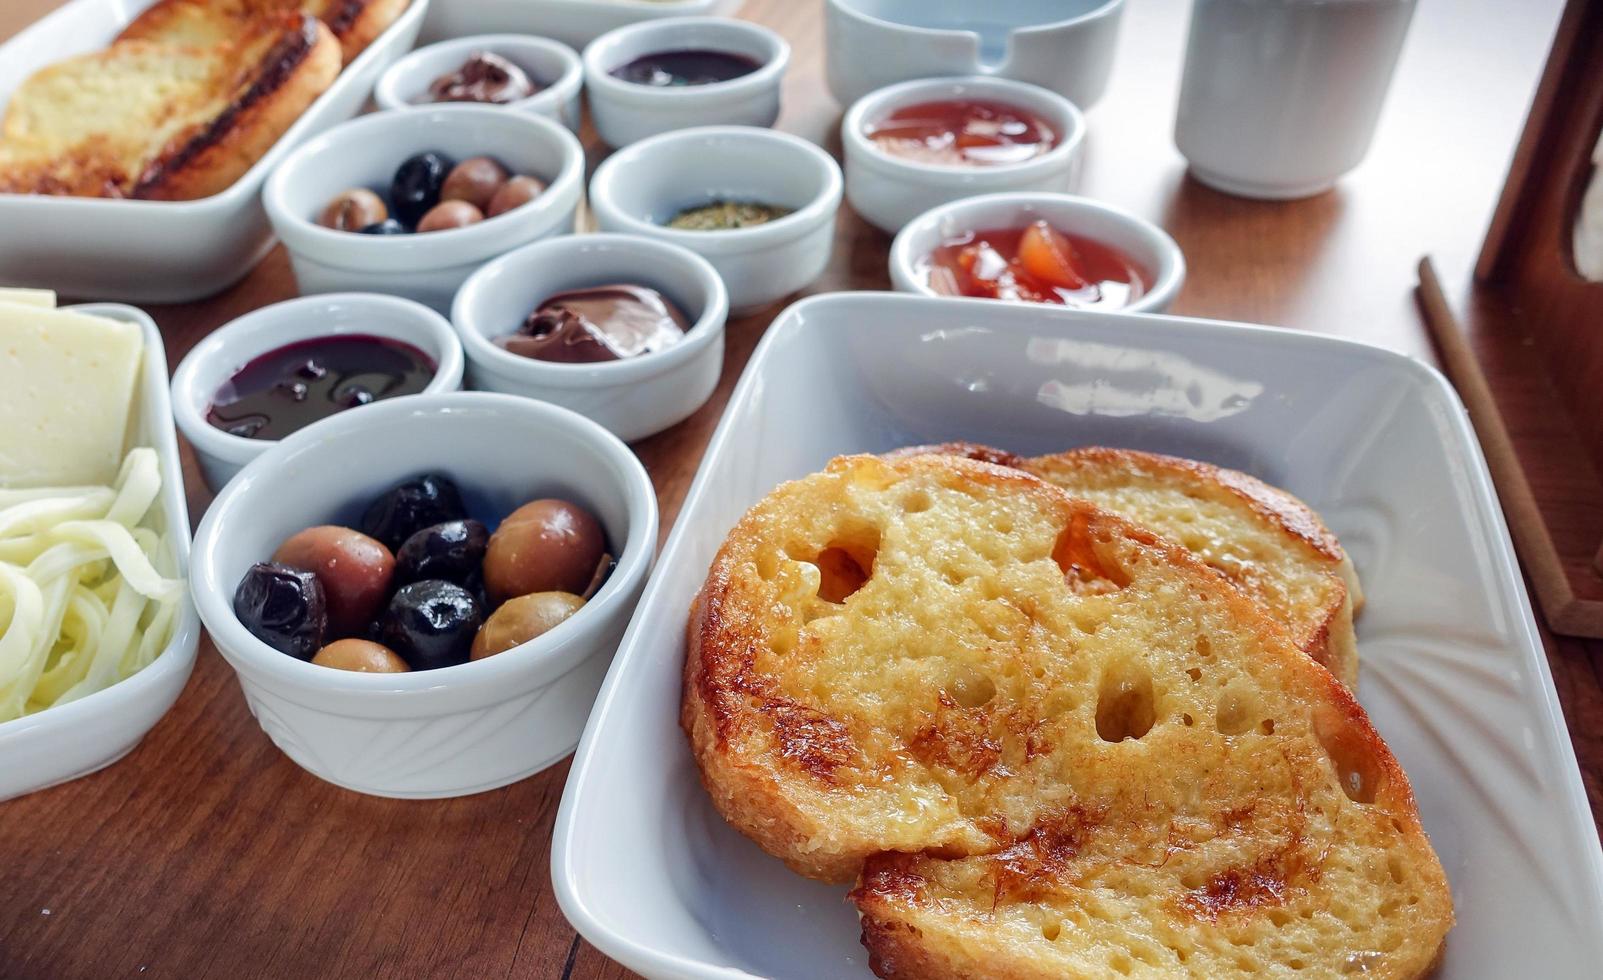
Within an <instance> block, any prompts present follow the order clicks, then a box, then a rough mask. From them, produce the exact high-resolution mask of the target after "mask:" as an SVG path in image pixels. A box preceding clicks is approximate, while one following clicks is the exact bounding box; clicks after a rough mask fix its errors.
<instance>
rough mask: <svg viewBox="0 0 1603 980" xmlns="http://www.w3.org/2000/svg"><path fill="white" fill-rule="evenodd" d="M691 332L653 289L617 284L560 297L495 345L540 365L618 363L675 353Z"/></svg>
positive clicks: (568, 293) (574, 290)
mask: <svg viewBox="0 0 1603 980" xmlns="http://www.w3.org/2000/svg"><path fill="white" fill-rule="evenodd" d="M688 329H690V325H689V323H688V321H687V320H686V319H685V315H684V314H683V313H681V312H680V311H679V309H678V308H677V307H675V306H674V305H673V304H672V303H670V302H669V301H668V300H667V299H666V298H664V297H663V295H662V294H661V293H659V292H657V291H656V290H655V289H647V288H646V287H644V286H631V285H625V284H615V285H609V286H593V287H590V288H588V289H570V290H568V291H566V292H561V293H557V294H556V295H555V296H552V297H551V298H550V299H547V300H546V301H545V302H543V303H541V304H540V306H539V308H538V309H536V310H535V311H534V312H533V313H530V314H529V318H528V319H527V320H525V321H524V322H523V326H522V327H520V328H519V329H518V332H517V333H515V334H510V335H508V336H505V337H497V338H496V341H495V342H496V343H497V344H500V345H501V346H502V347H504V348H506V349H507V350H508V351H511V352H512V353H514V354H518V355H520V356H522V357H532V358H536V359H538V360H542V361H561V362H563V363H568V364H584V363H591V362H595V361H617V360H624V359H626V358H630V357H638V356H640V355H641V354H649V353H653V352H655V351H659V350H662V349H663V348H665V347H671V346H672V345H674V344H676V343H678V342H679V339H680V338H681V337H683V336H684V335H685V331H686V330H688Z"/></svg>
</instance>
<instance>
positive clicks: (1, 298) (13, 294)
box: [0, 287, 56, 310]
mask: <svg viewBox="0 0 1603 980" xmlns="http://www.w3.org/2000/svg"><path fill="white" fill-rule="evenodd" d="M0 303H21V304H22V305H23V306H43V307H44V308H46V309H51V310H53V309H55V308H56V291H55V290H54V289H8V288H3V287H0Z"/></svg>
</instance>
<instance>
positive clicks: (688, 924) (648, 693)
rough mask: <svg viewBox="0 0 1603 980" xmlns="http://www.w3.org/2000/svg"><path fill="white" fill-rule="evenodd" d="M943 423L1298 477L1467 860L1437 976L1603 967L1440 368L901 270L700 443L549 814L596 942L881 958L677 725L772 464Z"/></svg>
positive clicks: (1383, 712) (1570, 757)
mask: <svg viewBox="0 0 1603 980" xmlns="http://www.w3.org/2000/svg"><path fill="white" fill-rule="evenodd" d="M821 392H827V397H820V393H821ZM792 419H804V420H805V422H804V423H803V424H787V421H786V420H792ZM953 439H964V440H970V441H973V442H979V443H985V444H990V445H994V446H998V447H1001V448H1003V449H1008V450H1011V451H1013V452H1016V453H1020V454H1023V455H1027V456H1028V455H1035V454H1037V453H1055V452H1061V451H1063V450H1064V449H1066V448H1069V447H1072V446H1078V445H1103V446H1124V447H1128V448H1131V449H1140V450H1146V451H1149V452H1160V453H1173V454H1178V455H1183V456H1189V457H1194V458H1198V459H1205V460H1209V461H1211V462H1214V463H1217V464H1219V465H1223V466H1229V467H1232V468H1237V469H1241V470H1244V471H1246V472H1249V473H1253V474H1255V475H1257V476H1259V477H1261V478H1263V479H1265V480H1269V481H1271V482H1273V483H1275V484H1276V485H1278V486H1283V487H1285V488H1286V489H1287V490H1289V491H1291V492H1292V493H1295V494H1296V495H1298V496H1299V497H1301V498H1303V499H1304V500H1306V501H1308V503H1309V504H1310V505H1311V506H1312V507H1313V508H1314V509H1315V510H1317V511H1318V512H1319V514H1320V515H1322V516H1323V517H1324V519H1325V520H1326V521H1327V522H1328V523H1329V525H1330V527H1331V528H1332V529H1333V530H1334V531H1335V532H1336V534H1337V535H1338V536H1339V537H1340V538H1341V542H1342V545H1343V546H1344V547H1345V548H1346V550H1347V553H1348V554H1349V555H1351V556H1352V560H1353V563H1354V564H1355V566H1356V567H1357V569H1358V575H1359V577H1360V578H1361V579H1363V581H1364V586H1365V591H1366V593H1367V601H1366V603H1365V605H1364V614H1363V616H1362V617H1360V619H1359V620H1358V646H1359V651H1360V652H1361V654H1362V656H1363V680H1362V682H1361V683H1360V685H1359V690H1358V696H1359V700H1360V701H1361V702H1362V703H1363V707H1364V709H1365V710H1366V711H1367V712H1368V714H1369V716H1370V718H1371V719H1372V720H1373V721H1374V723H1375V728H1376V729H1378V730H1379V732H1380V734H1381V735H1382V736H1383V737H1384V738H1385V739H1386V742H1387V744H1388V745H1389V746H1390V747H1391V749H1392V751H1393V752H1395V753H1396V756H1397V761H1398V762H1400V763H1401V764H1402V767H1403V769H1404V771H1405V772H1406V773H1407V774H1408V780H1409V782H1410V783H1411V784H1412V789H1413V793H1414V796H1415V798H1416V799H1417V800H1418V802H1419V815H1420V819H1421V821H1422V822H1423V824H1424V827H1425V830H1426V831H1427V832H1428V833H1429V834H1430V839H1431V843H1432V845H1433V846H1434V847H1435V848H1436V851H1437V853H1438V854H1439V855H1440V856H1441V862H1442V866H1443V867H1444V868H1445V869H1446V871H1447V875H1448V878H1449V879H1450V881H1451V884H1452V890H1453V905H1454V913H1455V914H1456V915H1457V917H1458V925H1457V927H1456V928H1455V929H1454V930H1453V931H1452V932H1451V933H1450V934H1449V935H1448V937H1447V945H1446V949H1445V956H1444V958H1443V961H1442V965H1441V970H1440V973H1439V976H1440V977H1441V978H1443V980H1449V978H1450V980H1509V978H1524V977H1540V978H1543V980H1558V978H1561V977H1562V978H1565V980H1583V978H1596V976H1597V975H1598V969H1597V967H1598V964H1599V963H1603V929H1599V928H1596V925H1597V923H1600V922H1603V849H1600V848H1599V845H1598V832H1597V825H1596V823H1595V822H1594V820H1593V811H1592V809H1591V807H1589V806H1588V801H1587V791H1586V787H1585V786H1584V785H1583V783H1582V780H1581V773H1580V771H1579V770H1578V769H1577V767H1576V764H1575V751H1574V749H1573V748H1572V746H1571V744H1570V734H1569V731H1568V730H1567V729H1566V726H1565V721H1564V716H1563V714H1562V712H1561V711H1560V710H1559V701H1558V697H1557V696H1556V694H1555V693H1554V690H1553V679H1552V672H1551V670H1550V668H1549V665H1548V656H1547V654H1546V653H1545V652H1544V651H1543V649H1542V638H1541V636H1540V635H1539V634H1538V631H1537V627H1536V622H1535V620H1534V619H1533V617H1532V615H1531V608H1530V603H1529V601H1528V600H1527V598H1526V595H1525V588H1524V585H1523V583H1522V576H1521V574H1520V567H1519V563H1518V561H1517V560H1516V558H1515V555H1514V549H1513V546H1512V545H1511V544H1510V542H1509V538H1508V529H1507V527H1506V526H1505V524H1504V520H1503V512H1502V509H1501V508H1500V507H1499V506H1498V502H1497V493H1496V490H1495V488H1494V487H1493V485H1492V481H1491V478H1490V476H1489V475H1488V474H1487V471H1486V463H1485V461H1484V460H1483V458H1482V455H1481V450H1480V447H1479V446H1478V445H1477V443H1476V439H1475V433H1474V430H1473V429H1472V428H1471V427H1470V424H1469V416H1468V413H1466V412H1465V411H1464V405H1463V403H1462V402H1461V401H1459V399H1458V396H1457V395H1455V394H1454V392H1453V388H1452V386H1451V385H1450V384H1448V382H1447V381H1446V379H1444V378H1443V377H1442V376H1441V375H1440V374H1438V373H1437V372H1436V371H1434V370H1432V369H1431V368H1430V367H1428V366H1426V365H1424V364H1422V363H1421V362H1419V361H1418V360H1414V359H1412V358H1408V357H1403V356H1401V355H1399V354H1395V353H1392V352H1391V351H1387V350H1382V349H1380V348H1376V347H1370V346H1367V345H1364V344H1357V343H1354V342H1352V341H1350V340H1344V339H1341V338H1337V337H1326V336H1320V335H1318V334H1315V333H1311V332H1309V331H1289V330H1271V329H1266V328H1261V327H1246V326H1243V325H1240V324H1230V323H1220V322H1217V321H1208V320H1195V319H1187V318H1178V317H1157V316H1140V315H1138V316H1127V315H1113V314H1106V313H1095V312H1088V311H1080V310H1066V309H1063V308H1061V307H1049V306H1027V305H1024V304H1017V305H1014V304H1000V303H990V302H986V301H984V300H933V299H926V298H923V297H917V296H899V295H895V294H890V293H883V292H878V293H847V294H833V295H827V296H810V297H808V298H807V299H805V300H803V301H801V302H799V303H796V304H795V305H793V306H791V307H790V308H789V309H787V310H785V311H784V312H782V313H781V314H780V315H779V316H778V317H777V318H776V319H775V320H774V322H773V324H772V325H771V326H770V327H769V328H768V330H767V332H766V333H765V334H764V335H763V339H762V341H761V342H760V343H759V344H758V345H757V349H756V352H755V353H753V354H752V356H751V360H750V362H749V363H748V365H747V367H746V371H745V373H744V374H743V375H742V376H741V379H740V383H739V384H738V385H736V387H735V391H734V394H733V395H732V396H731V397H730V399H729V405H728V408H727V409H726V410H725V412H724V416H723V421H722V422H721V423H720V424H719V426H718V431H717V432H715V433H714V434H713V436H712V440H711V441H710V443H709V444H708V446H707V453H706V455H705V456H704V457H703V458H702V461H701V467H700V469H699V470H698V471H697V473H696V479H695V482H694V483H692V484H691V486H690V489H689V491H688V492H687V493H686V494H685V500H684V506H683V508H682V509H681V510H680V512H679V518H678V520H677V521H675V522H674V528H673V532H672V533H671V534H670V535H669V537H668V541H667V543H666V544H665V545H664V546H663V552H662V559H661V561H660V563H659V566H658V570H657V573H656V574H655V575H653V576H652V579H651V583H650V585H649V586H648V588H647V590H646V594H645V595H644V597H643V598H642V599H641V600H640V608H639V611H638V612H637V613H636V614H635V618H634V621H633V622H632V623H631V624H630V628H629V633H628V635H627V636H626V637H625V638H624V641H623V644H622V646H621V647H620V648H619V650H618V655H617V658H616V661H615V662H614V664H613V670H612V672H611V673H610V674H609V675H608V677H607V683H606V685H605V688H604V689H603V690H602V692H601V694H600V696H599V697H598V698H597V700H596V706H595V710H594V712H592V714H591V716H590V724H589V726H588V728H587V729H586V731H585V736H584V741H583V743H582V744H581V745H580V747H579V751H578V752H577V753H576V754H575V755H574V759H573V765H572V767H571V769H570V771H569V775H568V785H567V789H566V791H565V792H564V793H563V796H562V805H561V807H560V808H559V809H558V811H557V821H556V829H555V833H554V836H553V840H552V844H551V872H552V879H553V884H554V886H555V892H556V897H557V900H558V901H559V902H560V903H561V905H562V910H563V912H564V913H566V915H567V917H568V920H569V921H570V922H572V923H573V925H574V927H575V928H577V929H578V930H579V932H580V933H582V934H583V935H584V937H585V939H587V940H588V941H590V942H591V943H594V944H595V945H596V947H597V948H599V949H600V950H601V952H603V953H605V954H606V955H607V956H608V957H610V958H612V959H614V960H617V961H618V962H619V963H620V964H622V966H623V967H624V968H625V969H628V970H631V971H634V972H636V973H639V974H641V975H643V976H645V977H648V978H652V980H666V978H673V980H754V978H758V977H761V978H765V980H868V978H870V976H871V974H870V973H869V970H868V964H867V962H866V960H867V959H868V954H867V951H866V950H864V949H863V946H862V944H861V943H860V942H859V937H860V936H861V934H862V926H861V923H860V922H859V921H858V917H857V914H856V911H855V909H854V908H853V906H852V904H851V903H850V902H849V901H847V900H846V891H847V888H848V887H849V886H847V885H826V884H823V883H821V882H816V881H809V880H807V879H805V878H802V877H801V876H800V875H797V874H795V873H794V872H792V871H790V870H789V869H788V868H786V867H785V866H784V865H783V864H781V863H780V862H779V861H778V860H775V859H774V858H772V857H769V856H768V855H766V854H764V853H763V852H762V851H761V850H760V849H759V848H758V847H756V846H755V845H754V844H753V843H752V842H751V841H750V840H748V839H747V838H746V837H745V836H743V835H742V834H741V833H740V832H739V831H737V830H735V829H734V828H733V827H731V826H729V825H728V824H727V823H725V822H724V820H723V818H722V817H720V816H719V815H718V812H717V810H716V809H714V807H713V805H712V800H711V799H710V798H709V797H708V795H707V791H706V790H705V789H703V788H702V785H701V779H700V776H699V773H698V771H697V767H696V763H695V760H694V759H693V758H692V756H691V752H690V746H689V742H688V740H687V739H686V738H685V734H684V732H683V731H681V730H680V728H679V704H680V694H681V685H682V683H683V668H684V656H685V621H686V618H687V612H688V610H689V608H690V602H691V599H692V598H693V597H694V595H695V592H696V590H697V589H698V588H700V587H701V583H702V581H703V580H704V577H705V576H706V574H707V566H708V563H709V562H710V561H711V559H712V557H713V555H714V554H715V553H716V552H717V550H718V548H719V546H720V545H721V544H722V543H723V540H724V536H725V535H726V534H728V533H729V529H730V527H731V526H733V525H734V523H735V522H736V521H738V520H739V519H740V516H741V514H742V513H744V512H745V510H746V508H748V507H750V506H751V505H752V504H753V503H754V502H756V501H757V500H759V499H761V498H762V496H763V495H764V494H766V493H768V492H769V491H770V490H772V489H773V488H774V486H775V485H776V484H778V483H780V482H781V481H783V480H793V479H796V478H797V477H800V476H802V475H804V474H806V473H810V472H813V471H815V470H818V469H820V468H821V467H823V466H824V464H825V463H826V462H827V461H828V460H829V459H830V457H832V456H835V455H837V454H840V453H880V452H885V451H887V450H890V449H894V448H896V447H898V446H908V445H918V444H928V443H932V442H944V441H948V440H953ZM1126 744H1127V745H1129V744H1130V743H1126ZM1227 928H1228V927H1227ZM1066 935H1067V934H1066ZM1140 972H1142V973H1143V974H1145V975H1147V976H1152V975H1163V976H1173V975H1177V974H1182V975H1183V973H1184V966H1183V964H1179V963H1178V962H1176V961H1175V960H1173V959H1170V960H1167V961H1164V962H1162V963H1161V964H1159V965H1157V966H1155V968H1154V969H1151V970H1146V969H1143V970H1141V971H1140ZM1282 972H1283V973H1286V974H1289V973H1290V971H1282ZM1306 972H1312V971H1306ZM979 975H981V976H984V975H986V974H985V973H984V972H983V968H982V972H981V973H980V974H979Z"/></svg>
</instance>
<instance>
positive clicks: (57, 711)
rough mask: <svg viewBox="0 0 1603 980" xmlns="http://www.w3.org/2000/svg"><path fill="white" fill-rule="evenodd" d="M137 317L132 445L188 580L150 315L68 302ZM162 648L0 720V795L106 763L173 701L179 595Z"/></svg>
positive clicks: (171, 435) (85, 309)
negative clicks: (145, 451)
mask: <svg viewBox="0 0 1603 980" xmlns="http://www.w3.org/2000/svg"><path fill="white" fill-rule="evenodd" d="M69 309H74V310H77V311H79V312H81V313H93V314H96V315H98V316H104V317H110V318H112V319H116V320H129V321H132V322H134V323H137V324H139V327H140V330H141V331H142V332H143V333H144V336H145V363H144V364H143V365H142V367H141V369H140V376H139V396H138V397H139V405H138V408H137V412H138V416H137V418H136V420H135V423H134V440H133V443H134V445H138V446H152V447H154V448H155V450H156V454H157V455H158V456H160V457H161V483H162V486H161V496H160V497H159V498H157V499H158V504H159V506H160V507H161V515H162V522H163V524H164V525H165V527H166V530H167V532H168V534H167V539H168V543H169V546H170V547H171V548H172V551H171V553H170V557H171V559H172V561H173V566H174V567H175V568H176V569H177V570H178V571H177V573H176V574H175V575H174V577H175V578H178V579H181V580H183V581H185V582H187V581H188V580H189V504H188V503H187V502H186V500H185V497H184V474H183V471H182V470H181V469H180V465H179V461H178V436H177V433H176V431H175V430H174V428H173V413H172V407H171V404H170V403H169V401H168V396H167V354H166V351H165V350H164V348H163V347H162V341H161V332H160V331H159V330H157V329H156V322H155V321H154V320H152V319H151V318H150V317H149V316H148V315H146V314H145V313H144V311H142V310H137V309H134V308H133V307H131V306H122V305H119V304H115V303H91V304H87V305H84V306H74V307H69ZM183 604H184V605H183V609H182V610H180V612H179V614H178V618H177V620H176V621H175V622H174V624H173V636H172V639H171V640H169V641H168V643H167V646H166V648H164V649H163V650H162V652H161V653H159V654H157V655H156V659H155V660H153V661H151V662H150V664H149V665H148V666H146V667H145V669H144V670H141V671H140V672H139V673H137V674H134V675H133V676H132V677H129V678H127V679H126V680H123V681H119V682H118V683H116V684H113V685H112V686H111V687H108V688H106V689H105V690H102V691H96V692H95V693H94V694H90V695H87V696H86V697H82V698H79V699H78V700H77V701H71V702H68V703H67V704H63V705H59V706H57V707H54V708H49V709H46V710H44V711H41V712H39V713H37V714H32V715H24V716H23V717H21V718H16V719H13V720H12V721H8V722H3V723H0V800H8V799H10V798H11V797H13V796H21V795H22V794H24V793H31V792H33V791H34V790H37V789H44V788H45V787H47V786H54V785H56V784H57V783H64V782H66V781H67V780H69V779H77V778H78V777H79V776H85V775H88V774H89V773H91V772H94V771H95V770H97V769H101V768H103V767H105V766H109V765H111V764H112V763H113V762H116V761H117V760H118V759H121V758H122V757H123V756H125V755H127V754H128V753H129V752H130V751H131V750H132V749H133V747H134V746H135V745H138V744H139V740H140V739H142V738H144V737H145V733H146V732H148V731H150V729H151V728H152V727H153V726H154V725H155V724H156V722H158V721H160V720H161V716H162V715H165V714H166V713H167V709H168V708H171V707H172V706H173V702H174V701H176V700H178V695H179V693H180V692H181V691H183V689H184V683H185V682H186V681H188V680H189V672H190V671H191V670H193V669H194V666H195V651H196V649H197V647H198V646H199V644H200V620H199V618H197V616H196V615H195V605H194V603H192V602H190V601H189V596H188V595H187V594H186V595H185V596H184V599H183Z"/></svg>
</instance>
